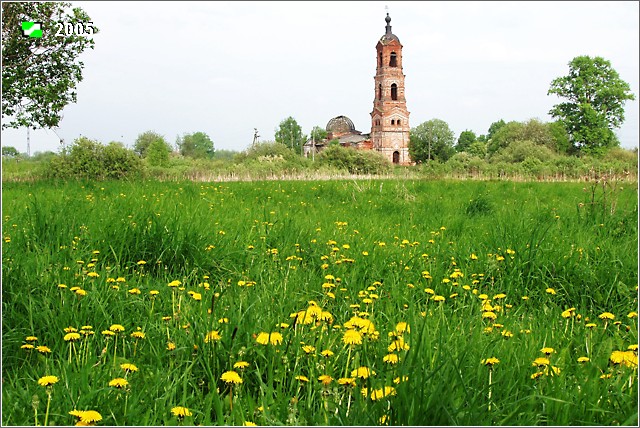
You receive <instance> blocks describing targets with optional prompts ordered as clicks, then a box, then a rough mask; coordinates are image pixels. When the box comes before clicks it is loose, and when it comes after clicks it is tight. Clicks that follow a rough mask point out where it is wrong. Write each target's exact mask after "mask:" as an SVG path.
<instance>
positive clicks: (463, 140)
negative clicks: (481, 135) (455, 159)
mask: <svg viewBox="0 0 640 428" xmlns="http://www.w3.org/2000/svg"><path fill="white" fill-rule="evenodd" d="M476 141H477V137H476V134H475V132H473V131H469V130H466V131H462V132H461V133H460V136H459V137H458V143H457V144H456V151H457V152H465V151H467V150H468V149H469V147H470V146H471V145H472V144H473V143H475V142H476Z"/></svg>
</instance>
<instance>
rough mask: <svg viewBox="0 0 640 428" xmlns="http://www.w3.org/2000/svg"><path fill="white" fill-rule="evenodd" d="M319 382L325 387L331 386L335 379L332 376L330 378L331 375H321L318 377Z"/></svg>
mask: <svg viewBox="0 0 640 428" xmlns="http://www.w3.org/2000/svg"><path fill="white" fill-rule="evenodd" d="M318 380H319V381H320V382H322V384H323V385H324V386H327V385H329V384H330V383H331V381H332V380H333V378H332V377H331V376H329V375H321V376H318Z"/></svg>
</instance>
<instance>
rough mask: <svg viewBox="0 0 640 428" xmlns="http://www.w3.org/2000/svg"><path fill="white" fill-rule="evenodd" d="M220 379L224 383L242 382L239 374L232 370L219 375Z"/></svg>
mask: <svg viewBox="0 0 640 428" xmlns="http://www.w3.org/2000/svg"><path fill="white" fill-rule="evenodd" d="M220 379H221V380H222V381H224V382H225V383H231V384H240V383H242V378H241V377H240V375H239V374H238V373H237V372H234V371H233V370H230V371H227V372H224V373H222V376H220Z"/></svg>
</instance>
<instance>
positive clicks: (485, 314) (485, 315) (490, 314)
mask: <svg viewBox="0 0 640 428" xmlns="http://www.w3.org/2000/svg"><path fill="white" fill-rule="evenodd" d="M482 318H487V319H490V320H495V319H496V318H498V316H497V315H496V314H495V312H491V311H486V312H483V313H482Z"/></svg>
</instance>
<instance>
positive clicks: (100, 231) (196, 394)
mask: <svg viewBox="0 0 640 428" xmlns="http://www.w3.org/2000/svg"><path fill="white" fill-rule="evenodd" d="M637 218H638V188H637V182H635V181H631V182H626V181H618V182H600V183H594V182H587V183H585V182H583V183H532V182H530V183H514V182H507V181H484V182H478V181H474V182H469V181H453V180H437V181H427V180H395V179H385V180H342V181H339V180H336V181H259V182H231V183H215V182H210V183H193V182H187V181H185V182H171V183H162V182H156V181H134V182H84V183H81V182H70V183H56V182H35V183H3V189H2V238H3V241H2V424H3V425H44V424H55V425H73V424H76V423H81V424H96V425H178V424H184V425H200V424H202V425H252V424H257V425H636V424H637V423H638V368H637V367H638V365H637V363H638V358H637V343H638V329H637V310H638V306H637V305H638V301H637V296H638V264H637V263H638V227H637V226H638V223H637Z"/></svg>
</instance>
